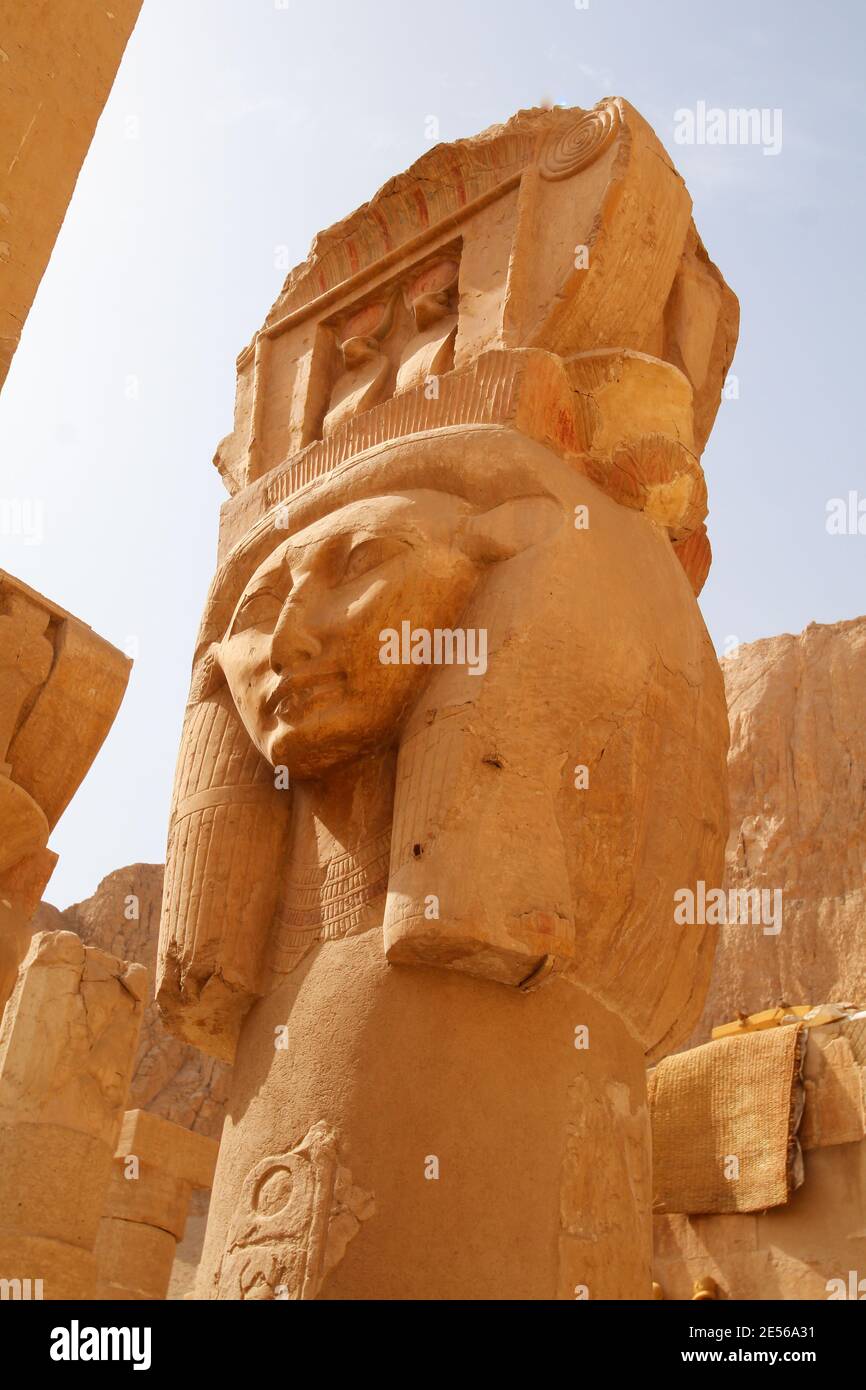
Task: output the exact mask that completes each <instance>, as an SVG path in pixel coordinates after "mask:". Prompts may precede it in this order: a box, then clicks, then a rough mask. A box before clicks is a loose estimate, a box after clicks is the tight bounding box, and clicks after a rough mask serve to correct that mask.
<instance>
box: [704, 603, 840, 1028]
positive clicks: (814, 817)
mask: <svg viewBox="0 0 866 1390" xmlns="http://www.w3.org/2000/svg"><path fill="white" fill-rule="evenodd" d="M722 666H723V669H724V673H725V685H726V689H727V696H728V713H729V717H730V723H731V751H730V756H729V759H728V771H729V777H730V792H731V834H730V839H729V841H728V851H727V866H726V874H727V883H726V887H728V888H736V889H748V888H759V889H769V890H771V891H772V890H774V889H777V888H779V889H781V890H782V927H781V930H780V931H779V932H778V934H776V935H771V934H765V932H764V930H763V928H762V926H761V925H757V926H754V925H728V926H722V927H720V928H719V929H718V930H719V941H718V948H717V953H716V959H715V963H714V968H713V976H712V981H711V984H710V993H709V996H708V999H707V1003H706V1007H705V1009H704V1014H703V1018H702V1020H701V1023H700V1025H699V1027H698V1029H697V1030H696V1032H695V1034H694V1036H693V1038H692V1039H691V1042H690V1045H691V1046H694V1045H695V1044H696V1043H699V1042H705V1041H706V1040H707V1037H708V1036H709V1030H710V1028H711V1027H712V1026H714V1025H715V1024H717V1023H722V1022H726V1021H727V1020H729V1019H733V1018H735V1017H736V1015H737V1013H738V1012H743V1013H752V1012H755V1011H756V1010H758V1009H765V1008H769V1007H772V1006H774V1005H776V1004H780V1003H785V1004H800V1003H807V1004H811V1003H824V1002H828V1001H842V1000H845V1001H853V1002H855V1003H860V1004H866V720H864V714H866V617H862V618H855V619H853V620H851V621H849V622H841V623H831V624H828V625H826V626H823V625H819V624H817V623H813V624H811V625H810V626H809V627H807V628H806V630H805V631H804V632H802V633H800V634H799V636H796V637H792V636H790V635H788V634H784V635H782V636H780V637H770V638H766V639H764V640H762V641H759V642H753V643H751V644H750V645H748V646H743V647H741V648H740V649H739V652H738V654H737V655H736V656H732V657H729V658H728V659H727V660H725V661H724V662H723V663H722Z"/></svg>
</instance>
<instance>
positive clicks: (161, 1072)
mask: <svg viewBox="0 0 866 1390" xmlns="http://www.w3.org/2000/svg"><path fill="white" fill-rule="evenodd" d="M162 878H163V868H162V865H161V864H130V865H129V866H128V867H127V868H125V869H116V870H115V871H114V873H111V874H109V875H108V877H107V878H104V879H103V880H102V882H101V883H100V885H99V887H98V888H97V890H96V892H95V893H94V894H93V896H92V897H91V898H87V899H86V900H85V901H84V902H81V903H75V904H74V905H73V906H72V907H68V908H66V910H65V911H64V912H59V911H58V910H57V908H55V907H51V906H50V904H48V903H42V904H41V906H40V907H39V909H38V911H37V913H36V916H35V918H34V919H33V922H32V928H33V930H34V931H51V930H57V929H61V928H62V929H65V930H67V931H74V932H77V933H78V935H79V936H80V937H81V939H82V940H83V941H84V942H85V944H86V945H88V946H99V947H101V948H102V949H103V950H106V951H110V952H111V953H112V954H115V955H118V956H119V957H120V959H121V960H128V961H137V962H139V963H140V964H142V965H145V966H146V967H147V970H148V973H149V977H150V979H149V989H148V997H149V1000H150V1002H149V1003H148V1005H147V1009H146V1011H145V1015H144V1020H143V1022H142V1027H141V1040H140V1043H139V1049H138V1057H137V1059H136V1064H135V1070H134V1073H133V1078H132V1085H131V1089H130V1096H129V1101H128V1108H129V1109H135V1108H138V1109H142V1110H150V1111H153V1112H154V1113H155V1114H157V1115H163V1116H164V1117H165V1118H166V1119H168V1120H174V1121H175V1123H176V1124H179V1125H184V1126H185V1127H186V1128H187V1129H194V1130H196V1131H198V1132H199V1133H200V1134H207V1135H209V1136H211V1137H212V1138H215V1139H218V1138H219V1134H220V1130H221V1129H222V1122H223V1108H224V1105H225V1100H226V1094H227V1082H228V1074H229V1068H228V1067H226V1066H225V1065H223V1064H222V1063H221V1062H216V1061H214V1060H213V1059H212V1058H209V1057H206V1056H205V1055H204V1053H201V1052H198V1051H197V1050H196V1049H195V1048H194V1047H190V1046H189V1045H188V1044H186V1043H182V1042H179V1041H178V1040H177V1039H176V1038H175V1037H173V1036H172V1034H171V1033H169V1031H168V1029H167V1028H165V1026H164V1025H163V1023H162V1022H161V1020H160V1017H159V1014H158V1013H157V1010H156V1005H155V1004H154V1002H153V981H154V975H155V970H156V950H157V939H158V936H159V913H160V905H161V902H162Z"/></svg>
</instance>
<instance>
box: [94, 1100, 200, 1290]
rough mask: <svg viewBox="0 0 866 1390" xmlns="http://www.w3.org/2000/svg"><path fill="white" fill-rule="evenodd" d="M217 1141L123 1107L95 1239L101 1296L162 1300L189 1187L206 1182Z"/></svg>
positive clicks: (189, 1190) (178, 1237)
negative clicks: (101, 1216) (106, 1192)
mask: <svg viewBox="0 0 866 1390" xmlns="http://www.w3.org/2000/svg"><path fill="white" fill-rule="evenodd" d="M218 1149H219V1145H218V1143H217V1141H216V1140H215V1139H208V1138H207V1137H206V1136H205V1135H203V1134H195V1133H194V1132H193V1131H192V1130H189V1129H184V1128H183V1126H182V1125H176V1124H173V1123H172V1122H171V1120H165V1119H163V1118H162V1116H160V1115H151V1114H148V1112H147V1111H146V1110H127V1112H126V1114H125V1115H124V1117H123V1125H122V1127H121V1131H120V1138H119V1139H118V1143H117V1150H116V1152H115V1155H114V1162H113V1164H112V1167H111V1178H110V1181H109V1185H108V1194H107V1199H106V1204H105V1212H104V1215H103V1218H102V1221H101V1222H100V1226H99V1235H98V1236H97V1240H96V1261H97V1265H98V1271H99V1273H98V1284H97V1293H96V1296H97V1298H99V1299H127V1300H144V1299H157V1298H158V1299H162V1298H165V1295H166V1291H167V1289H168V1283H169V1278H170V1276H171V1267H172V1264H173V1262H174V1256H175V1251H176V1249H177V1245H178V1242H179V1241H180V1240H182V1238H183V1233H184V1229H185V1226H186V1217H187V1211H188V1209H189V1203H190V1198H191V1197H192V1194H193V1190H194V1189H205V1190H207V1189H208V1188H210V1186H211V1184H212V1182H213V1175H214V1168H215V1167H216V1159H217V1152H218Z"/></svg>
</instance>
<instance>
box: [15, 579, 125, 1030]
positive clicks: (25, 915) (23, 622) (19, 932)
mask: <svg viewBox="0 0 866 1390" xmlns="http://www.w3.org/2000/svg"><path fill="white" fill-rule="evenodd" d="M130 666H131V663H130V662H129V660H128V659H127V658H126V657H125V656H123V655H122V654H121V653H120V652H119V651H117V650H116V649H115V648H114V647H112V646H110V645H109V644H108V643H107V642H105V641H103V640H102V638H101V637H98V636H97V635H96V634H95V633H94V632H92V631H91V630H90V628H88V627H86V626H85V625H84V623H81V622H79V621H78V619H77V618H73V617H72V616H71V614H69V613H66V612H65V611H64V610H63V609H62V608H59V607H58V606H57V605H56V604H54V603H51V602H50V601H49V600H48V599H46V598H43V597H42V595H41V594H37V593H36V592H35V591H34V590H33V589H30V588H28V586H27V585H26V584H22V583H21V582H20V580H17V579H14V578H13V577H12V576H11V575H9V574H6V573H5V572H4V571H0V1011H2V1008H3V1006H4V1005H5V1003H6V1000H7V999H8V997H9V993H10V991H11V989H12V986H13V984H14V981H15V975H16V972H17V969H18V965H19V963H20V961H21V959H22V958H23V955H24V952H25V950H26V946H27V941H28V939H29V933H28V932H27V929H26V928H27V923H28V921H29V919H30V917H31V916H32V914H33V912H34V911H35V909H36V906H37V904H38V902H39V899H40V897H41V895H42V892H43V891H44V889H45V885H46V883H47V881H48V878H49V877H50V874H51V870H52V869H53V867H54V864H55V862H56V856H55V855H54V854H52V852H51V851H50V850H49V849H48V848H47V841H48V836H49V833H50V831H51V830H52V829H53V827H54V825H55V824H56V823H57V820H58V819H59V817H60V816H61V814H62V813H63V811H64V810H65V809H66V807H67V805H68V804H69V801H70V800H71V798H72V796H73V794H74V793H75V791H76V789H77V787H78V785H79V783H80V782H81V780H82V778H83V777H84V775H85V773H86V772H87V770H88V768H89V767H90V764H91V763H92V761H93V759H94V758H95V757H96V754H97V752H98V751H99V748H100V747H101V745H102V742H103V740H104V738H105V736H106V734H107V733H108V730H109V729H110V727H111V724H112V722H113V720H114V716H115V715H116V713H117V710H118V707H119V705H120V701H121V699H122V698H123V694H124V691H125V689H126V683H127V680H128V679H129V671H130Z"/></svg>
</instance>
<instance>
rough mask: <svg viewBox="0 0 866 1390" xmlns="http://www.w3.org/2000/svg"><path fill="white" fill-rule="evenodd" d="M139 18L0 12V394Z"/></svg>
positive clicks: (78, 10) (56, 7)
mask: <svg viewBox="0 0 866 1390" xmlns="http://www.w3.org/2000/svg"><path fill="white" fill-rule="evenodd" d="M140 9H141V0H111V4H110V5H105V4H102V3H101V0H48V2H47V3H46V0H42V3H41V4H39V5H35V4H19V3H17V0H3V4H2V5H0V20H2V24H0V27H2V33H3V53H2V59H0V61H2V65H3V81H2V84H0V171H2V172H0V263H2V265H3V275H2V280H0V285H2V289H0V386H2V384H3V381H4V380H5V377H6V373H7V371H8V369H9V363H10V361H11V360H12V355H13V353H14V352H15V349H16V347H17V346H18V339H19V338H20V336H21V330H22V328H23V326H24V321H25V319H26V318H27V314H28V312H29V310H30V306H31V304H32V303H33V297H34V295H35V294H36V290H37V287H38V285H39V281H40V280H41V279H42V274H43V271H44V270H45V267H46V266H47V264H48V258H49V256H50V255H51V252H52V250H53V248H54V241H55V238H56V236H57V233H58V232H59V231H60V225H61V223H62V221H63V218H64V216H65V214H66V208H67V205H68V203H69V199H70V198H71V196H72V190H73V188H74V187H75V181H76V179H77V178H78V173H79V170H80V168H81V165H82V163H83V161H84V156H85V155H86V154H87V151H88V148H89V146H90V141H91V139H92V138H93V132H94V130H95V129H96V122H97V121H98V120H99V116H100V113H101V111H102V108H103V106H104V105H105V101H106V98H107V96H108V93H109V91H110V90H111V84H112V82H113V81H114V77H115V73H116V72H117V69H118V67H119V65H120V60H121V57H122V56H123V50H124V48H125V47H126V42H127V39H128V38H129V36H130V34H131V33H132V29H133V26H134V24H135V21H136V19H137V18H138V12H139V10H140Z"/></svg>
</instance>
